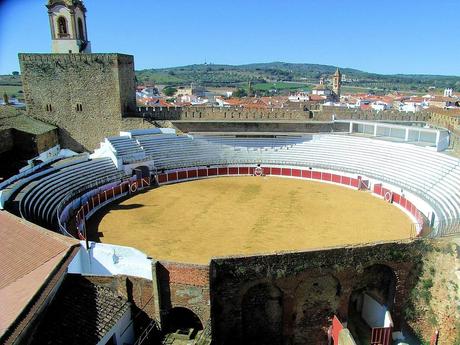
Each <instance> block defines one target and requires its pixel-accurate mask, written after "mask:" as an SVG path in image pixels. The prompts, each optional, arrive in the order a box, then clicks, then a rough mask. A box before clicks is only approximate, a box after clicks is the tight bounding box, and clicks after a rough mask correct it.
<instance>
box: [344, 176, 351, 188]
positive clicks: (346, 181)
mask: <svg viewBox="0 0 460 345" xmlns="http://www.w3.org/2000/svg"><path fill="white" fill-rule="evenodd" d="M350 183H351V178H350V177H348V176H342V184H345V185H347V186H349V185H350Z"/></svg>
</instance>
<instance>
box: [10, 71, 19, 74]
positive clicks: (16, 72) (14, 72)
mask: <svg viewBox="0 0 460 345" xmlns="http://www.w3.org/2000/svg"><path fill="white" fill-rule="evenodd" d="M11 74H12V75H19V72H18V71H13V73H11Z"/></svg>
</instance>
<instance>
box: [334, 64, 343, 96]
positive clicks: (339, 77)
mask: <svg viewBox="0 0 460 345" xmlns="http://www.w3.org/2000/svg"><path fill="white" fill-rule="evenodd" d="M341 86H342V73H341V72H340V70H339V68H338V67H337V70H336V71H335V73H334V76H333V77H332V91H333V92H334V94H335V96H336V98H337V99H338V100H339V99H340V87H341Z"/></svg>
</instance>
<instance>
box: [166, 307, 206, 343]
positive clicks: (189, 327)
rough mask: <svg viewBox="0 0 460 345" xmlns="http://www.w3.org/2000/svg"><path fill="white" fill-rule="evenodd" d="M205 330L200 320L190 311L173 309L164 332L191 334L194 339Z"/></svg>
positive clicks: (181, 308) (180, 308)
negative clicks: (199, 332)
mask: <svg viewBox="0 0 460 345" xmlns="http://www.w3.org/2000/svg"><path fill="white" fill-rule="evenodd" d="M202 329H203V324H202V323H201V320H200V318H199V317H198V316H197V315H196V314H195V313H194V312H193V311H191V310H190V309H188V308H183V307H176V308H172V309H171V310H170V311H169V313H168V315H167V316H166V317H165V321H164V326H163V330H164V331H165V332H166V333H178V334H183V335H186V334H191V336H192V338H191V339H193V337H194V336H195V335H196V333H197V332H198V331H201V330H202Z"/></svg>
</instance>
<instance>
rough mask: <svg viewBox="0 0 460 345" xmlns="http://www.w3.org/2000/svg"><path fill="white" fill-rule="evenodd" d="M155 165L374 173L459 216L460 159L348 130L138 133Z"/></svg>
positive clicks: (442, 215) (443, 215) (446, 215)
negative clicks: (264, 134) (251, 134)
mask: <svg viewBox="0 0 460 345" xmlns="http://www.w3.org/2000/svg"><path fill="white" fill-rule="evenodd" d="M137 141H138V143H139V145H140V146H141V147H142V148H143V149H144V150H145V151H146V153H147V154H148V155H151V156H152V157H153V159H154V162H155V166H156V167H157V168H158V169H171V168H180V167H191V166H200V165H201V166H204V165H216V164H261V163H264V164H280V165H297V166H308V167H317V168H328V169H332V170H339V171H345V172H351V173H358V174H362V175H365V176H369V177H374V178H376V179H379V180H381V181H386V182H388V183H392V184H394V185H397V186H400V187H401V188H402V189H406V190H410V191H412V192H414V193H416V194H418V195H419V196H420V197H422V198H424V199H426V200H427V201H428V202H429V203H430V204H435V205H432V206H433V208H434V209H435V210H436V213H437V216H438V218H439V219H455V218H459V217H460V187H458V183H457V182H456V181H458V178H459V177H460V165H459V164H460V163H459V162H460V161H459V160H458V159H456V158H453V157H450V156H447V155H445V154H441V153H437V152H435V151H432V150H429V149H426V148H423V147H419V146H414V145H408V144H401V143H394V142H387V141H381V140H375V139H371V138H363V137H356V136H349V135H324V134H319V135H313V136H305V137H277V138H247V137H243V138H238V137H231V136H206V135H200V136H195V137H192V136H175V135H155V136H143V137H138V138H137Z"/></svg>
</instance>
